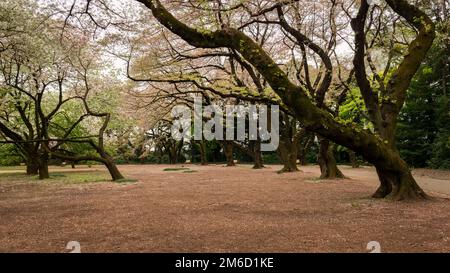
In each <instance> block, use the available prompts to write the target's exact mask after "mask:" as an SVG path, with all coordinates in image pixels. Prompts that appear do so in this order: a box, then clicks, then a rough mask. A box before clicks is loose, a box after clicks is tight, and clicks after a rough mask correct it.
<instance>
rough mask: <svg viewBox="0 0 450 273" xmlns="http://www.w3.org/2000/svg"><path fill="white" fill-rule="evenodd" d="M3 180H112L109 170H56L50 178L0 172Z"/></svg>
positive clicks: (32, 181) (74, 181)
mask: <svg viewBox="0 0 450 273" xmlns="http://www.w3.org/2000/svg"><path fill="white" fill-rule="evenodd" d="M1 182H29V183H52V184H53V183H60V184H88V183H102V182H111V177H110V176H109V174H108V173H107V172H92V171H88V172H64V173H61V172H55V173H50V178H49V179H45V180H39V176H37V175H34V176H28V175H26V174H24V173H3V174H0V183H1Z"/></svg>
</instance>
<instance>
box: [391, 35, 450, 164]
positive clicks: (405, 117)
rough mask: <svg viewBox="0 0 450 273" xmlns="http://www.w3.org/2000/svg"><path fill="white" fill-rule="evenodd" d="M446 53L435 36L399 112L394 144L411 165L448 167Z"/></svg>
mask: <svg viewBox="0 0 450 273" xmlns="http://www.w3.org/2000/svg"><path fill="white" fill-rule="evenodd" d="M448 55H449V51H448V49H447V48H445V47H444V48H443V47H441V42H440V40H439V39H438V40H437V41H436V42H435V45H434V46H433V48H432V49H431V51H430V52H429V55H428V58H427V59H426V61H425V63H424V64H423V65H422V67H421V68H420V70H419V71H418V73H417V74H416V76H415V78H414V80H413V81H412V82H411V85H410V88H409V91H408V96H407V100H406V103H405V106H404V107H403V109H402V112H401V113H400V116H399V123H398V129H397V145H398V148H399V150H400V153H401V155H402V157H403V158H404V159H405V160H406V161H407V162H408V164H410V165H411V166H414V167H433V168H450V147H449V146H450V145H449V137H450V116H449V115H450V108H449V102H448V97H447V95H446V94H445V91H444V85H443V79H444V77H447V78H448V75H449V74H450V71H449V67H448V65H447V66H446V62H448V60H446V58H448ZM447 83H448V79H447ZM446 89H448V86H447V87H446Z"/></svg>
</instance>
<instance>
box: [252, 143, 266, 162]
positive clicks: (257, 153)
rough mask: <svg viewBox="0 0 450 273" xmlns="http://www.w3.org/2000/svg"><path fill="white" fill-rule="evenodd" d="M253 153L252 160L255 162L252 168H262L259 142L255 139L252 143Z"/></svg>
mask: <svg viewBox="0 0 450 273" xmlns="http://www.w3.org/2000/svg"><path fill="white" fill-rule="evenodd" d="M253 153H254V155H255V157H254V160H255V164H254V165H253V169H262V168H264V163H263V159H262V153H261V142H260V141H259V140H258V141H255V142H254V143H253Z"/></svg>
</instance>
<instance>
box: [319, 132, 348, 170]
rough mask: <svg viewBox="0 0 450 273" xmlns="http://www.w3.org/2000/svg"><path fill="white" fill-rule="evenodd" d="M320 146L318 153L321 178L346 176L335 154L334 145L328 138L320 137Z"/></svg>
mask: <svg viewBox="0 0 450 273" xmlns="http://www.w3.org/2000/svg"><path fill="white" fill-rule="evenodd" d="M319 142H320V148H319V155H318V158H317V159H318V163H319V166H320V172H321V175H320V179H336V178H345V176H344V174H343V173H342V172H341V171H340V170H339V168H338V166H337V164H336V159H335V158H334V154H333V146H332V145H330V141H329V140H328V139H326V138H322V137H320V138H319Z"/></svg>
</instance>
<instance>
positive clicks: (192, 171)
mask: <svg viewBox="0 0 450 273" xmlns="http://www.w3.org/2000/svg"><path fill="white" fill-rule="evenodd" d="M197 172H198V171H196V170H187V171H184V172H183V173H197Z"/></svg>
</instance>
